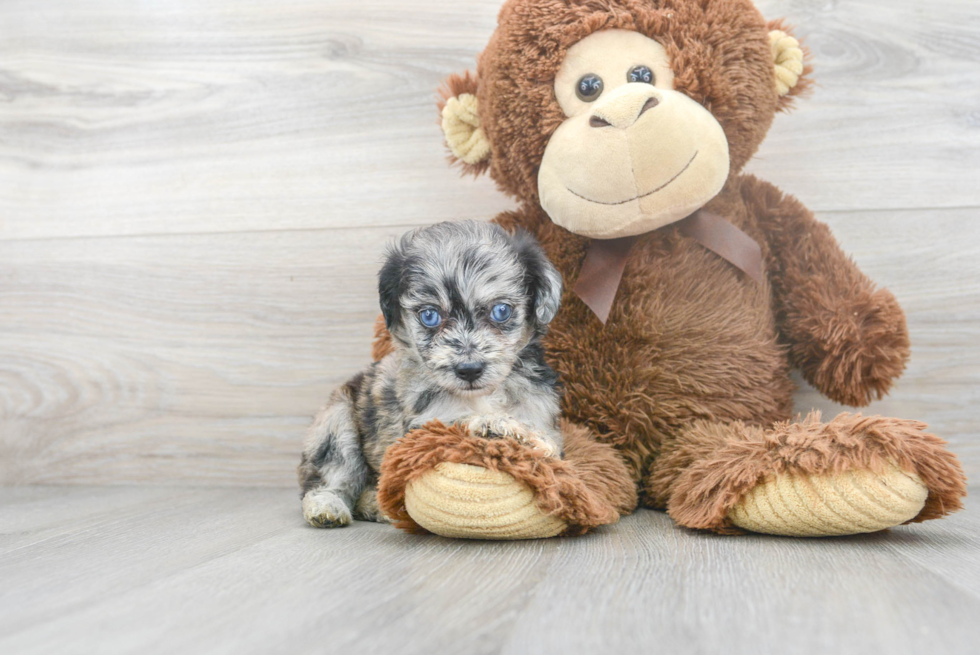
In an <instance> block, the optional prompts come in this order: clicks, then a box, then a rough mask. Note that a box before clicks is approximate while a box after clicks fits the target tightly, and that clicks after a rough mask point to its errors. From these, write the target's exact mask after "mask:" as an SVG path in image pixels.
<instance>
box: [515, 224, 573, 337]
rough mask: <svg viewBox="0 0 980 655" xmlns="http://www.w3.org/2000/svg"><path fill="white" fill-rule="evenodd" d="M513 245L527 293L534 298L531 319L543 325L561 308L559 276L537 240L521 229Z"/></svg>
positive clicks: (560, 282) (549, 321)
mask: <svg viewBox="0 0 980 655" xmlns="http://www.w3.org/2000/svg"><path fill="white" fill-rule="evenodd" d="M512 238H513V240H514V241H513V243H514V247H515V248H516V249H517V253H518V257H519V258H520V260H521V263H522V264H523V265H524V271H525V279H526V283H527V287H528V291H529V292H530V294H531V297H532V298H533V299H534V317H535V318H536V319H537V321H538V324H539V325H542V326H543V325H547V324H548V323H551V321H552V320H553V319H554V318H555V316H556V315H557V314H558V308H559V307H560V306H561V291H562V281H561V273H559V272H558V269H557V268H555V265H554V264H552V263H551V260H549V259H548V256H547V255H546V254H544V249H543V248H541V245H540V244H539V243H538V242H537V240H536V239H535V238H534V237H532V236H531V235H530V234H528V233H527V232H525V231H524V230H517V232H516V233H515V234H514V236H513V237H512Z"/></svg>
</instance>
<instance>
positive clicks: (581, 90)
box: [575, 73, 602, 102]
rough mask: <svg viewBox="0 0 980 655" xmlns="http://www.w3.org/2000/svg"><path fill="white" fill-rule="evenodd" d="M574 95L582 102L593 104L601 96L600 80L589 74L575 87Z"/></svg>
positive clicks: (593, 74) (596, 76)
mask: <svg viewBox="0 0 980 655" xmlns="http://www.w3.org/2000/svg"><path fill="white" fill-rule="evenodd" d="M575 95H577V96H578V99H579V100H581V101H582V102H595V100H596V98H598V97H599V96H600V95H602V78H601V77H599V76H598V75H596V74H595V73H589V74H588V75H585V76H583V77H582V79H580V80H579V81H578V84H576V85H575Z"/></svg>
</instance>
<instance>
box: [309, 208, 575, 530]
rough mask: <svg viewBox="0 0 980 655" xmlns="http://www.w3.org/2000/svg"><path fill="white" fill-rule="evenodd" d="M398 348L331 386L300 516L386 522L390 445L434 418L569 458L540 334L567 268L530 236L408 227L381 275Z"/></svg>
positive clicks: (315, 430) (472, 228) (484, 228)
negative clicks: (383, 504) (382, 500)
mask: <svg viewBox="0 0 980 655" xmlns="http://www.w3.org/2000/svg"><path fill="white" fill-rule="evenodd" d="M378 287H379V292H380V299H381V310H382V313H383V314H384V318H385V323H386V324H387V327H388V331H389V332H390V333H391V336H392V342H393V345H394V352H392V353H391V354H389V355H387V356H386V357H385V358H384V359H382V360H381V361H379V362H376V363H374V364H373V365H372V366H371V367H370V368H368V369H367V370H366V371H364V372H362V373H359V374H358V375H356V376H355V377H354V378H352V379H351V380H350V381H348V382H347V384H345V385H344V386H343V387H341V388H340V389H338V390H337V391H335V392H334V393H333V395H332V396H331V397H330V399H329V401H328V402H327V404H326V406H325V407H324V408H323V409H322V410H320V412H319V414H317V416H316V419H315V420H314V422H313V425H312V427H311V428H310V430H309V433H308V435H307V438H306V444H305V448H304V451H303V458H302V462H301V463H300V466H299V482H300V486H301V487H302V496H303V515H304V516H305V517H306V520H307V521H308V522H309V523H310V524H312V525H314V526H317V527H336V526H341V525H346V524H348V523H350V521H351V518H352V517H353V518H358V519H363V520H374V521H380V520H385V517H384V516H383V515H382V514H381V512H380V511H379V509H378V504H377V487H376V484H377V479H378V472H379V470H380V467H381V460H382V458H383V456H384V453H385V450H386V449H387V448H388V446H390V445H391V444H392V443H394V441H395V440H396V439H398V438H399V437H401V436H403V435H404V434H406V433H407V432H409V431H411V430H413V429H415V428H418V427H421V426H423V425H425V424H426V423H428V422H429V421H432V420H439V421H441V422H443V423H444V424H447V425H448V424H451V423H457V424H461V425H464V426H466V427H467V428H468V429H469V430H470V432H471V433H473V434H475V435H478V436H482V437H488V438H494V437H512V438H516V439H518V440H520V441H522V442H523V443H525V444H527V445H529V446H531V447H533V448H537V449H540V450H541V451H543V452H544V453H545V454H548V455H552V456H560V454H561V452H562V437H561V431H560V429H559V425H558V418H559V401H560V393H559V385H558V376H557V374H556V373H555V372H554V371H553V370H552V369H551V368H550V367H549V366H548V364H547V363H545V361H544V349H543V348H542V346H541V338H542V337H543V336H544V334H545V331H546V329H547V325H548V323H550V322H551V320H552V319H553V318H554V317H555V314H556V313H557V312H558V305H559V302H560V299H561V275H560V274H559V273H558V271H557V270H556V269H555V267H554V266H553V265H552V264H551V262H549V261H548V259H547V257H546V256H545V254H544V252H543V251H542V249H541V247H540V246H539V245H538V244H537V242H536V241H535V240H534V239H533V238H532V237H531V236H530V235H528V234H526V233H524V232H519V233H517V234H515V235H510V234H508V233H507V232H506V231H504V230H503V229H502V228H500V227H499V226H497V225H493V224H490V223H480V222H476V221H466V222H460V223H440V224H438V225H433V226H431V227H426V228H421V229H419V230H415V231H413V232H410V233H408V234H406V235H405V236H404V237H402V239H401V241H400V242H399V243H398V244H396V245H394V246H393V247H391V248H390V249H389V252H388V255H387V259H386V261H385V264H384V266H383V267H382V269H381V273H380V275H379V285H378Z"/></svg>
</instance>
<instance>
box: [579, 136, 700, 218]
mask: <svg viewBox="0 0 980 655" xmlns="http://www.w3.org/2000/svg"><path fill="white" fill-rule="evenodd" d="M698 152H699V151H698V150H695V151H694V154H693V155H691V158H690V159H689V160H688V161H687V163H686V164H684V168H682V169H681V170H680V171H678V172H677V173H676V174H675V175H674V177H672V178H670V179H669V180H667V181H666V182H664V183H663V184H661V185H660V186H658V187H657V188H656V189H653V190H652V191H647V192H646V193H643V194H640V195H638V196H633V197H632V198H628V199H626V200H617V201H615V202H603V201H602V200H593V199H592V198H586V197H585V196H583V195H582V194H580V193H575V192H574V191H572V190H571V189H569V188H568V187H567V186H566V187H565V188H566V189H567V190H568V192H569V193H571V194H572V195H573V196H577V197H579V198H581V199H582V200H585V201H587V202H594V203H595V204H597V205H625V204H626V203H628V202H633V201H634V200H640V199H642V198H646V197H647V196H652V195H653V194H655V193H656V192H657V191H662V190H663V189H665V188H667V186H668V185H670V183H671V182H673V181H674V180H676V179H677V178H679V177H680V176H681V175H683V174H684V171H686V170H687V169H688V168H690V167H691V164H692V163H693V162H694V158H695V157H697V156H698Z"/></svg>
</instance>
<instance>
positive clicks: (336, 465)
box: [298, 387, 368, 528]
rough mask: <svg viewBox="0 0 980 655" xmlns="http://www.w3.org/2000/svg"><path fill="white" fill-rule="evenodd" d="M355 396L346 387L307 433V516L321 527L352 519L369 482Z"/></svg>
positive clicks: (303, 472)
mask: <svg viewBox="0 0 980 655" xmlns="http://www.w3.org/2000/svg"><path fill="white" fill-rule="evenodd" d="M352 407H353V403H352V399H351V397H350V392H349V390H348V389H347V388H346V387H344V388H341V389H339V390H338V391H336V392H335V393H334V395H333V396H331V399H330V402H328V403H327V405H326V407H324V408H323V409H322V410H320V413H319V414H317V417H316V419H315V420H314V421H313V425H312V426H311V427H310V430H309V433H308V434H307V437H306V447H305V448H304V449H303V458H302V461H301V462H300V465H299V469H298V473H299V483H300V487H301V488H302V490H303V491H302V493H303V517H304V518H305V519H306V520H307V522H308V523H309V524H310V525H312V526H314V527H317V528H336V527H340V526H343V525H347V524H348V523H350V522H351V514H352V511H353V509H354V507H355V505H356V504H357V501H358V499H359V497H360V496H361V493H362V492H363V491H364V488H365V486H366V484H367V479H368V466H367V462H366V461H365V460H364V453H363V452H362V451H361V444H360V439H358V436H357V430H356V429H355V427H354V421H353V418H352V414H353V412H352Z"/></svg>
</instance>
